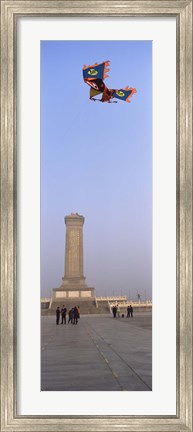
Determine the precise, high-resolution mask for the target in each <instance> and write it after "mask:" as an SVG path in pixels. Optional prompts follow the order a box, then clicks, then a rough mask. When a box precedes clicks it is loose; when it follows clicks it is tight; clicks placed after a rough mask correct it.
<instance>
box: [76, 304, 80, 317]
mask: <svg viewBox="0 0 193 432" xmlns="http://www.w3.org/2000/svg"><path fill="white" fill-rule="evenodd" d="M77 309H78V318H80V306H78V308H77Z"/></svg>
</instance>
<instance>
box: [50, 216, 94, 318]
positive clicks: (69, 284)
mask: <svg viewBox="0 0 193 432" xmlns="http://www.w3.org/2000/svg"><path fill="white" fill-rule="evenodd" d="M65 224H66V248H65V264H64V269H65V270H64V273H65V274H64V277H63V278H62V281H63V282H62V284H61V286H60V287H59V288H54V289H53V295H52V300H51V303H50V311H55V310H56V307H57V306H59V307H61V306H62V305H65V306H66V308H67V310H69V309H70V308H71V307H74V306H80V308H81V312H83V313H93V311H94V310H96V301H95V295H94V288H93V287H88V286H87V284H86V283H85V279H86V278H85V277H84V275H83V274H84V273H83V224H84V217H83V216H80V215H79V214H77V213H75V214H74V213H71V215H69V216H66V217H65Z"/></svg>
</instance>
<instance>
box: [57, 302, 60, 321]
mask: <svg viewBox="0 0 193 432" xmlns="http://www.w3.org/2000/svg"><path fill="white" fill-rule="evenodd" d="M59 321H60V308H59V306H58V307H57V309H56V324H57V325H58V324H59Z"/></svg>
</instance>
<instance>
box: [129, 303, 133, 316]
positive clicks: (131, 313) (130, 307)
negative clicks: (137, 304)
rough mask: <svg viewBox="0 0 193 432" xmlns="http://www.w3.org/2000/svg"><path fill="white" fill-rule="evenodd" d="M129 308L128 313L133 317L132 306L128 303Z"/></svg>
mask: <svg viewBox="0 0 193 432" xmlns="http://www.w3.org/2000/svg"><path fill="white" fill-rule="evenodd" d="M129 309H130V315H131V318H133V307H132V306H131V305H130V306H129Z"/></svg>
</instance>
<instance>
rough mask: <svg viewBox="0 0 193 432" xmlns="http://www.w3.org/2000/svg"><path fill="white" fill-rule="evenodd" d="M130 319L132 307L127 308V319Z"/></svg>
mask: <svg viewBox="0 0 193 432" xmlns="http://www.w3.org/2000/svg"><path fill="white" fill-rule="evenodd" d="M129 317H130V306H127V318H129Z"/></svg>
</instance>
